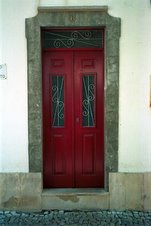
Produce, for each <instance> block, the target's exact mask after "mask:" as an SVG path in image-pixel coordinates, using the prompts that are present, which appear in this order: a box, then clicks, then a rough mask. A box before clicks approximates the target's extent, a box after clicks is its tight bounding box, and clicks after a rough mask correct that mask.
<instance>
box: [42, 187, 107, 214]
mask: <svg viewBox="0 0 151 226" xmlns="http://www.w3.org/2000/svg"><path fill="white" fill-rule="evenodd" d="M42 209H45V210H48V209H58V210H82V209H83V210H88V209H89V210H90V209H93V210H98V209H103V210H106V209H109V192H106V191H105V190H103V189H44V190H43V192H42Z"/></svg>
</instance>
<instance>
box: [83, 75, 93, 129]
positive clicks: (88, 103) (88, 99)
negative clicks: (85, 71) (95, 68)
mask: <svg viewBox="0 0 151 226" xmlns="http://www.w3.org/2000/svg"><path fill="white" fill-rule="evenodd" d="M94 92H95V85H94V76H93V75H88V76H87V75H84V76H83V77H82V126H95V122H94V121H95V119H94V118H95V117H94V112H95V111H94V106H95V94H94Z"/></svg>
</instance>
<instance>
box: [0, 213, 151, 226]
mask: <svg viewBox="0 0 151 226" xmlns="http://www.w3.org/2000/svg"><path fill="white" fill-rule="evenodd" d="M0 225H1V226H7V225H10V226H18V225H20V226H31V225H32V226H45V225H48V226H90V225H94V226H95V225H96V226H103V225H108V226H119V225H123V226H124V225H126V226H131V225H134V226H138V225H141V226H150V225H151V212H140V211H124V212H117V211H62V210H60V211H57V210H54V211H42V212H35V213H33V212H32V213H25V212H17V211H0Z"/></svg>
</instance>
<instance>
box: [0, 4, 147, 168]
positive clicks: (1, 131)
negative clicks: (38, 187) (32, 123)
mask: <svg viewBox="0 0 151 226" xmlns="http://www.w3.org/2000/svg"><path fill="white" fill-rule="evenodd" d="M0 3H1V4H2V5H0V6H1V14H0V40H1V41H0V64H1V63H6V64H7V69H8V79H7V80H5V81H4V80H0V159H1V161H0V171H2V172H14V171H24V172H26V171H28V128H27V112H28V109H27V52H26V39H25V18H27V17H32V16H34V15H35V14H36V9H37V5H39V6H53V5H54V6H55V5H62V6H63V5H64V6H66V5H76V6H82V5H83V3H84V4H85V5H108V6H109V13H110V14H111V15H113V16H117V17H120V18H121V22H122V23H121V29H122V30H121V40H120V112H119V114H120V123H119V170H120V171H121V172H122V171H127V172H145V171H151V147H150V137H151V109H150V108H149V92H150V91H149V77H150V75H151V66H150V65H151V63H150V59H151V41H150V40H151V4H150V0H101V1H100V0H93V1H92V0H85V1H80V0H55V1H51V0H40V1H38V0H32V1H31V0H0Z"/></svg>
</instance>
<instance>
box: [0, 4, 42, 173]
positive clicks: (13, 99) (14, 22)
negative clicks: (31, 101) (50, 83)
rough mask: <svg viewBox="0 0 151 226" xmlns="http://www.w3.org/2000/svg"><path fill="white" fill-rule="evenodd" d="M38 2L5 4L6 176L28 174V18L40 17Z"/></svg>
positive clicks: (2, 117) (2, 96)
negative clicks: (12, 173) (8, 173)
mask: <svg viewBox="0 0 151 226" xmlns="http://www.w3.org/2000/svg"><path fill="white" fill-rule="evenodd" d="M37 4H38V2H37V1H31V0H15V1H14V0H1V14H0V17H1V18H0V21H1V24H0V30H1V31H2V32H1V37H0V40H2V45H1V51H0V52H1V61H0V64H3V63H6V64H7V77H8V78H7V79H6V80H0V88H1V90H0V100H1V102H0V110H1V112H0V122H1V124H0V135H1V137H0V157H1V165H0V167H1V169H0V170H1V171H2V172H16V171H21V172H22V171H23V172H26V171H28V127H27V51H26V49H27V48H26V39H25V18H26V17H32V16H34V15H36V13H37V10H36V9H37Z"/></svg>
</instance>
